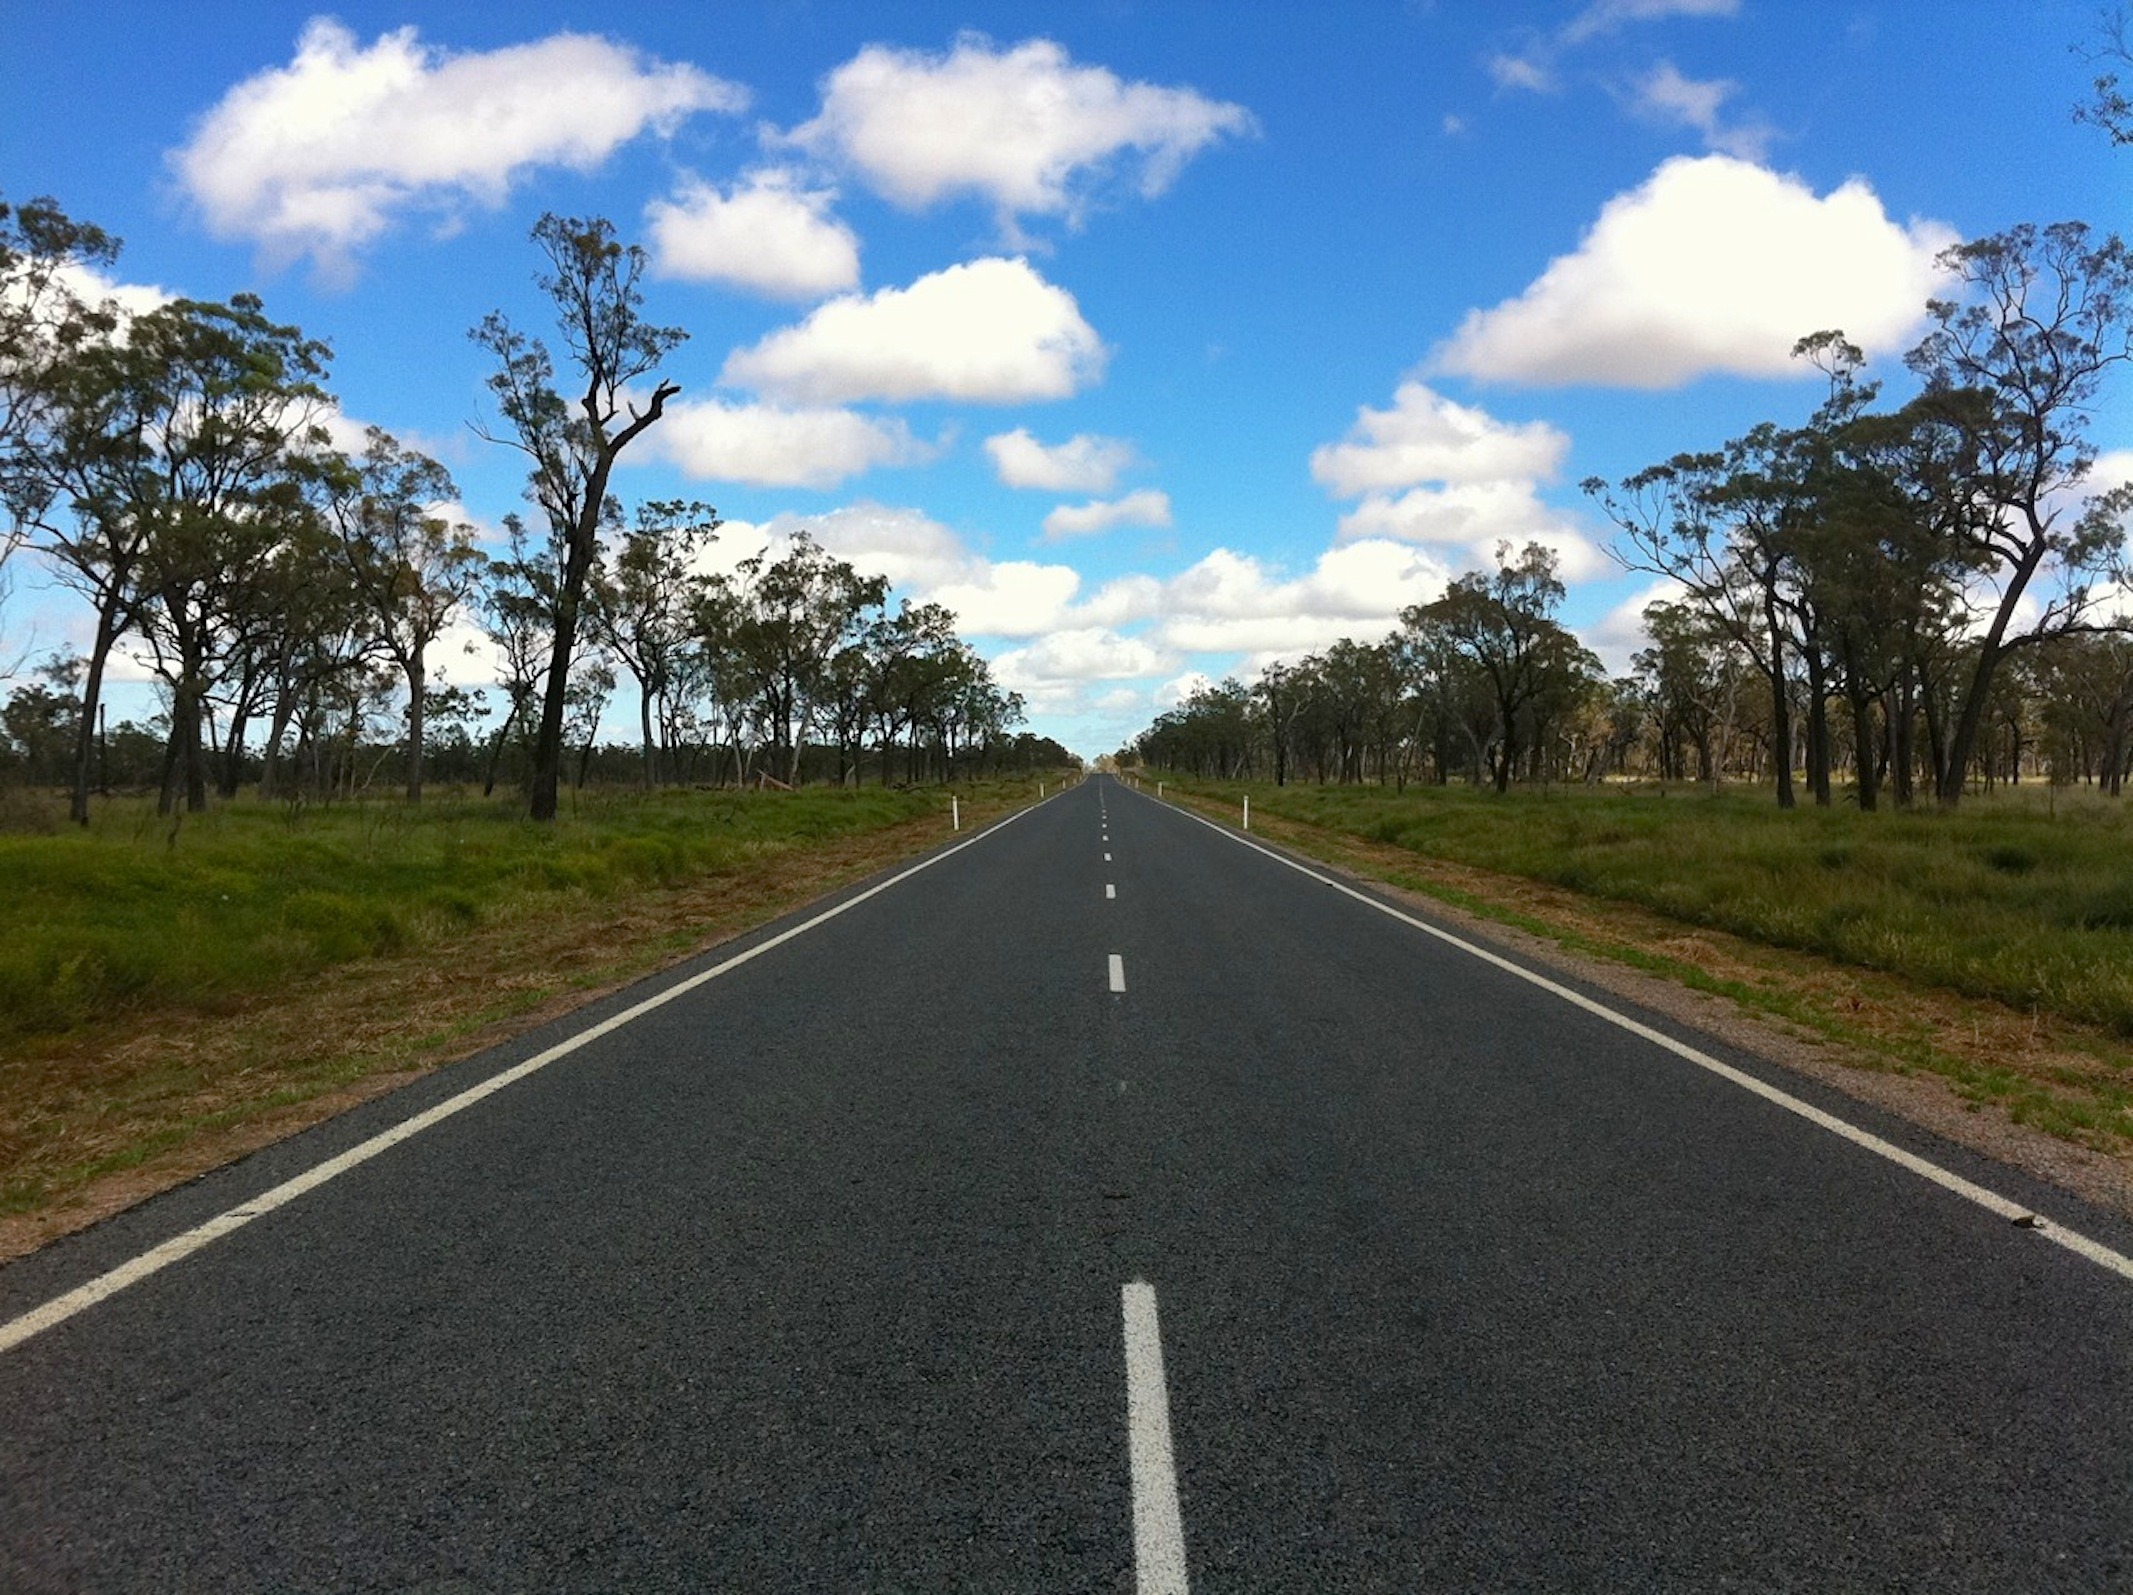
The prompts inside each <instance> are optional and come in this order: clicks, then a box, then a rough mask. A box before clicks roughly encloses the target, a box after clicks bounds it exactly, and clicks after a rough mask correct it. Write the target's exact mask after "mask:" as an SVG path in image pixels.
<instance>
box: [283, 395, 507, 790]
mask: <svg viewBox="0 0 2133 1595" xmlns="http://www.w3.org/2000/svg"><path fill="white" fill-rule="evenodd" d="M326 478H327V479H326V491H325V492H324V494H323V495H322V496H323V499H324V503H325V506H326V516H327V524H328V525H329V527H330V528H331V531H332V540H331V544H330V548H331V551H332V556H333V559H334V562H335V564H336V566H337V567H338V569H339V571H340V573H341V575H342V576H343V577H344V578H345V580H346V581H347V582H348V584H349V586H350V588H351V590H352V591H353V593H354V595H355V597H356V600H357V601H358V602H359V603H360V604H361V605H362V607H363V610H364V612H365V614H366V615H367V617H368V619H369V622H370V625H371V626H372V628H374V631H375V635H376V637H377V640H378V642H379V644H380V646H382V647H383V648H384V649H385V651H386V652H387V653H388V654H390V655H391V657H392V660H393V663H394V664H395V665H397V666H398V667H399V670H400V675H401V678H402V680H403V681H404V683H405V685H406V691H407V799H408V801H409V802H410V803H419V802H421V801H422V773H423V747H424V726H425V715H426V712H427V708H428V699H429V663H428V651H429V648H430V646H431V645H432V644H433V643H435V642H436V641H437V639H438V637H440V636H441V635H442V634H443V632H444V630H445V628H446V627H447V626H448V625H449V624H451V621H452V619H453V617H454V616H455V615H456V614H457V613H458V612H459V611H460V610H461V608H463V607H464V606H465V605H466V604H467V603H468V601H469V600H470V599H471V598H472V597H473V594H474V591H475V587H476V585H477V583H478V581H479V579H480V576H481V571H482V565H483V558H482V554H481V551H480V550H479V549H477V548H476V547H475V546H474V538H473V533H472V531H471V530H470V529H469V528H468V527H466V526H465V525H462V524H457V523H454V522H453V521H451V520H449V519H448V518H446V517H445V516H443V515H441V514H439V513H438V508H439V506H440V505H442V504H444V503H445V502H446V501H448V500H451V499H453V498H455V497H456V496H457V494H456V491H455V489H454V488H453V486H452V478H451V476H450V474H449V473H447V472H446V470H445V469H444V467H443V466H441V465H439V464H438V463H437V462H436V461H435V460H433V459H430V458H429V457H428V456H427V455H424V454H419V453H417V452H415V451H414V450H412V449H408V448H405V447H403V446H402V445H401V444H400V443H399V442H398V441H397V440H396V439H395V438H393V437H392V436H391V435H390V434H389V433H387V432H385V431H383V430H381V429H379V428H377V427H372V428H370V429H369V432H368V433H367V434H366V436H365V439H364V448H363V453H362V456H361V457H360V458H359V459H357V460H353V461H350V460H334V461H331V462H329V464H328V466H327V468H326Z"/></svg>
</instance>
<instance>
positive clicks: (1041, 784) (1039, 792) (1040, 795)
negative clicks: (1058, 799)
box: [1037, 781, 1044, 797]
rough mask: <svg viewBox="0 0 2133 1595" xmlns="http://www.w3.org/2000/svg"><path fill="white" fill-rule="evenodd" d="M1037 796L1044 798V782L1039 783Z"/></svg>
mask: <svg viewBox="0 0 2133 1595" xmlns="http://www.w3.org/2000/svg"><path fill="white" fill-rule="evenodd" d="M1037 796H1039V797H1043V796H1044V783H1043V782H1042V781H1039V782H1038V783H1037Z"/></svg>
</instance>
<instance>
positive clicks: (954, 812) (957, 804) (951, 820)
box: [948, 792, 963, 831]
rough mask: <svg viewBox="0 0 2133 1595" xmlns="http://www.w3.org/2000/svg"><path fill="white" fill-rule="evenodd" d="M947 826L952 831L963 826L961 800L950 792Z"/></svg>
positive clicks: (958, 829)
mask: <svg viewBox="0 0 2133 1595" xmlns="http://www.w3.org/2000/svg"><path fill="white" fill-rule="evenodd" d="M948 828H949V829H950V830H953V831H960V830H961V829H962V828H963V804H962V800H961V799H960V798H958V797H956V795H955V794H954V793H952V792H951V793H950V794H949V795H948Z"/></svg>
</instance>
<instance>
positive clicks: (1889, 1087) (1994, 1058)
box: [1172, 799, 2133, 1216]
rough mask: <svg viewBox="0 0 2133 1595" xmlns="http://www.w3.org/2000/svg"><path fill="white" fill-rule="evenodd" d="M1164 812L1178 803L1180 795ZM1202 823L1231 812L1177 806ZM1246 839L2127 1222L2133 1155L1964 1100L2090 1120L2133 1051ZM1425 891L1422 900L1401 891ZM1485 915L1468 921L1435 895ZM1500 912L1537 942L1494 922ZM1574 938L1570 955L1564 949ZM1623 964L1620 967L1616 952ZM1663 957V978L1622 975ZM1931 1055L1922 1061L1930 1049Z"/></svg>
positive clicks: (1486, 881)
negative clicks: (2048, 1104) (2003, 1092)
mask: <svg viewBox="0 0 2133 1595" xmlns="http://www.w3.org/2000/svg"><path fill="white" fill-rule="evenodd" d="M1172 801H1178V800H1176V799H1173V800H1172ZM1184 802H1185V803H1186V805H1187V806H1190V807H1192V808H1195V809H1199V810H1203V811H1204V812H1205V813H1206V814H1207V815H1208V817H1209V818H1212V819H1227V818H1229V816H1230V811H1229V810H1228V809H1227V808H1226V807H1222V806H1219V805H1212V804H1201V803H1199V802H1197V801H1195V800H1191V799H1187V800H1184ZM1252 834H1253V837H1254V838H1255V839H1256V840H1259V841H1262V842H1272V843H1273V844H1275V845H1277V846H1282V845H1285V846H1286V847H1287V849H1288V850H1289V851H1291V852H1294V853H1296V854H1298V855H1300V856H1303V857H1307V858H1309V859H1310V860H1311V861H1313V862H1315V863H1318V864H1322V865H1327V866H1330V867H1331V870H1332V872H1333V873H1335V874H1337V875H1346V876H1347V877H1348V878H1349V879H1351V880H1353V881H1355V882H1356V883H1357V884H1367V885H1369V886H1370V887H1371V888H1373V889H1374V890H1377V891H1380V892H1383V893H1385V894H1387V895H1388V896H1391V897H1393V898H1395V899H1397V900H1399V901H1401V902H1402V903H1405V904H1407V905H1409V906H1412V907H1413V908H1415V909H1416V910H1417V911H1418V913H1419V914H1420V915H1421V916H1422V917H1426V918H1428V919H1430V920H1431V921H1433V922H1435V923H1439V924H1442V925H1444V926H1445V927H1446V928H1447V929H1454V930H1457V931H1458V932H1459V933H1460V934H1462V935H1465V936H1468V937H1470V938H1471V939H1473V940H1475V941H1477V942H1482V943H1485V944H1494V945H1496V946H1498V947H1501V948H1503V949H1504V950H1505V951H1507V952H1511V953H1515V954H1516V955H1518V956H1519V957H1520V958H1521V959H1523V960H1526V961H1528V962H1530V963H1533V964H1536V965H1539V966H1542V967H1545V968H1550V969H1557V970H1561V971H1564V972H1565V973H1568V974H1571V975H1574V976H1576V977H1577V978H1578V979H1580V980H1582V981H1584V982H1587V983H1588V984H1590V985H1593V986H1596V987H1599V988H1601V989H1602V990H1605V991H1609V992H1612V993H1614V994H1615V995H1617V996H1620V997H1622V998H1624V999H1626V1000H1628V1001H1631V1002H1635V1003H1638V1004H1639V1005H1641V1006H1643V1007H1646V1008H1649V1009H1652V1010H1654V1011H1656V1012H1658V1013H1662V1014H1665V1015H1667V1016H1668V1017H1669V1018H1672V1019H1676V1020H1679V1021H1680V1022H1681V1023H1683V1024H1686V1025H1691V1026H1693V1027H1695V1028H1696V1029H1698V1030H1700V1031H1702V1032H1703V1033H1704V1034H1706V1035H1709V1036H1713V1037H1715V1038H1717V1039H1718V1040H1720V1041H1723V1042H1725V1043H1726V1044H1727V1045H1729V1046H1732V1047H1736V1048H1738V1049H1740V1050H1741V1051H1743V1052H1747V1053H1750V1054H1752V1055H1754V1056H1756V1057H1758V1058H1763V1059H1766V1060H1767V1061H1769V1062H1771V1063H1773V1064H1776V1065H1778V1066H1779V1067H1781V1068H1784V1069H1789V1070H1791V1071H1793V1072H1794V1073H1796V1074H1801V1075H1805V1076H1807V1077H1808V1078H1810V1079H1813V1080H1817V1081H1820V1082H1821V1083H1823V1084H1825V1085H1828V1086H1830V1087H1833V1088H1834V1089H1836V1090H1838V1091H1841V1092H1843V1093H1844V1094H1845V1095H1847V1096H1850V1097H1853V1098H1856V1099H1857V1100H1859V1101H1862V1102H1869V1103H1872V1104H1874V1105H1875V1106H1876V1107H1879V1108H1882V1109H1884V1110H1886V1111H1888V1112H1890V1113H1893V1114H1896V1115H1897V1116H1899V1117H1901V1118H1903V1119H1906V1120H1908V1121H1909V1122H1911V1123H1913V1124H1916V1125H1919V1126H1921V1127H1923V1128H1925V1129H1927V1130H1930V1131H1932V1132H1934V1133H1935V1134H1938V1135H1941V1136H1944V1137H1946V1138H1947V1139H1948V1140H1950V1141H1954V1142H1956V1143H1958V1144H1960V1145H1962V1146H1966V1147H1969V1148H1971V1149H1972V1150H1974V1151H1977V1152H1981V1153H1983V1154H1985V1155H1986V1156H1988V1157H1991V1158H1994V1159H1997V1160H1998V1161H2000V1162H2002V1163H2006V1164H2009V1165H2011V1166H2013V1167H2015V1168H2018V1169H2021V1170H2022V1171H2023V1172H2024V1173H2027V1174H2030V1175H2032V1176H2034V1177H2036V1178H2038V1179H2041V1180H2045V1181H2048V1182H2049V1183H2051V1184H2053V1185H2056V1186H2058V1187H2059V1188H2061V1189H2062V1190H2066V1191H2069V1192H2072V1193H2073V1194H2074V1195H2076V1196H2079V1197H2081V1198H2083V1199H2084V1200H2086V1201H2089V1202H2093V1203H2095V1204H2096V1205H2097V1206H2099V1207H2104V1208H2108V1209H2110V1210H2112V1211H2114V1212H2118V1213H2124V1214H2127V1215H2129V1216H2133V1145H2129V1143H2128V1138H2127V1136H2128V1132H2133V1125H2125V1126H2124V1127H2123V1128H2122V1129H2119V1130H2118V1131H2117V1133H2109V1132H2105V1131H2093V1130H2092V1131H2087V1132H2081V1133H2080V1138H2079V1139H2073V1138H2070V1137H2069V1136H2068V1135H2061V1134H2053V1133H2050V1132H2048V1131H2046V1130H2044V1129H2041V1128H2039V1127H2037V1126H2036V1125H2033V1124H2029V1123H2024V1122H2020V1121H2019V1120H2017V1119H2016V1118H2015V1117H2013V1116H2012V1114H2011V1113H2010V1111H2009V1108H2008V1102H2009V1101H2010V1100H2013V1101H2019V1100H2020V1097H2019V1096H2018V1097H2014V1098H2007V1097H2004V1096H2000V1095H1996V1094H1993V1093H1989V1092H1979V1091H1976V1090H1966V1089H1965V1088H1964V1085H1963V1084H1962V1082H1963V1080H1964V1079H1965V1077H1966V1074H1968V1073H1970V1072H1974V1073H1975V1075H1977V1076H1980V1077H1982V1076H1985V1075H1988V1074H2005V1073H2013V1074H2016V1075H2019V1076H2020V1077H2021V1078H2022V1081H2023V1092H2022V1095H2023V1096H2027V1097H2029V1098H2030V1099H2031V1100H2032V1101H2035V1100H2037V1099H2039V1098H2043V1099H2049V1100H2051V1101H2055V1102H2061V1103H2065V1104H2069V1105H2072V1106H2077V1107H2080V1108H2083V1109H2087V1110H2090V1113H2089V1116H2092V1117H2093V1110H2094V1108H2095V1105H2096V1103H2097V1101H2098V1099H2099V1096H2100V1095H2102V1094H2104V1093H2110V1094H2112V1095H2116V1094H2118V1093H2122V1092H2123V1090H2124V1088H2125V1087H2126V1086H2127V1085H2128V1083H2129V1081H2133V1054H2129V1053H2128V1051H2127V1049H2126V1048H2125V1046H2124V1044H2123V1043H2122V1042H2120V1041H2118V1040H2117V1038H2115V1037H2113V1036H2110V1035H2108V1034H2107V1033H2105V1032H2103V1031H2100V1030H2097V1029H2093V1028H2091V1027H2087V1026H2081V1025H2075V1024H2071V1023H2068V1022H2065V1021H2061V1020H2054V1019H2051V1018H2040V1017H2039V1016H2038V1015H2035V1014H2028V1013H2022V1012H2019V1011H2017V1010H2015V1009H2012V1008H2008V1007H2006V1006H2004V1005H2002V1004H1998V1003H1991V1002H1983V1001H1978V1000H1975V999H1971V998H1966V997H1961V996H1958V995H1956V994H1954V993H1952V992H1948V991H1943V990H1938V989H1936V988H1932V987H1926V986H1919V985H1916V984H1914V983H1912V982H1909V981H1905V980H1902V979H1900V978H1898V977H1896V976H1892V975H1887V974H1883V973H1881V972H1879V971H1875V970H1866V969H1858V968H1852V967H1849V966H1846V965H1842V964H1837V963H1833V962H1831V961H1829V960H1827V959H1823V958H1817V957H1815V956H1813V955H1812V954H1807V953H1798V952H1793V951H1790V950H1788V949H1784V948H1777V947H1770V946H1766V945H1764V944H1762V943H1759V942H1752V941H1748V940H1746V939H1744V938H1741V937H1736V936H1732V935H1728V934H1726V933H1724V932H1720V931H1711V930H1705V929H1701V928H1697V927H1689V926H1684V925H1683V924H1681V923H1680V922H1679V921H1676V920H1671V919H1668V918H1666V917H1664V916H1663V915H1659V914H1654V913H1651V912H1649V911H1648V910H1645V909H1641V908H1637V907H1634V906H1632V905H1628V904H1623V903H1616V902H1610V901H1607V900H1605V899H1601V898H1594V897H1588V896H1584V895H1582V894H1580V893H1577V892H1573V891H1570V890H1568V889H1566V888H1563V887H1557V886H1551V885H1547V884H1545V883H1542V882H1537V881H1532V880H1527V879H1525V878H1523V877H1520V876H1514V875H1502V874H1497V873H1495V872H1493V871H1489V870H1481V869H1474V868H1471V867H1469V866H1466V865H1461V864H1454V863H1448V862H1445V861H1443V860H1438V859H1431V858H1425V857H1423V856H1421V855H1419V854H1416V853H1412V852H1410V851H1408V850H1407V849H1405V848H1400V847H1394V846H1391V845H1389V844H1385V843H1378V842H1370V841H1365V840H1363V839H1360V838H1357V837H1352V836H1347V835H1343V834H1340V833H1337V832H1333V831H1327V830H1323V829H1321V828H1319V827H1317V826H1312V825H1306V824H1302V823H1300V822H1296V821H1292V820H1286V819H1279V818H1276V817H1273V816H1268V815H1257V814H1255V815H1254V816H1253V819H1252ZM1408 882H1414V883H1418V884H1419V886H1420V888H1421V889H1417V888H1416V886H1414V885H1408V884H1405V883H1408ZM1440 892H1450V893H1454V894H1457V895H1459V896H1461V897H1464V898H1467V899H1471V900H1472V901H1473V902H1475V903H1477V904H1480V905H1483V911H1479V912H1477V911H1474V910H1472V909H1469V908H1465V907H1461V906H1459V905H1458V904H1455V903H1450V902H1447V901H1445V900H1444V898H1443V897H1441V896H1439V895H1437V894H1438V893H1440ZM1497 913H1508V914H1513V915H1516V916H1518V917H1519V918H1521V919H1523V920H1526V921H1529V922H1531V923H1533V924H1535V925H1537V926H1539V927H1540V928H1541V929H1540V932H1536V931H1534V930H1529V929H1526V928H1522V927H1521V926H1518V925H1514V924H1507V923H1505V921H1504V920H1503V919H1500V918H1497V917H1494V915H1495V914H1497ZM1565 938H1567V939H1568V940H1569V941H1570V942H1572V943H1574V944H1575V945H1566V944H1565ZM1610 953H1613V954H1614V956H1609V954H1610ZM1625 956H1638V957H1641V958H1643V959H1646V960H1656V961H1658V962H1659V963H1660V964H1661V965H1662V966H1663V967H1662V972H1653V971H1650V970H1647V969H1644V968H1638V967H1635V966H1634V965H1633V964H1631V963H1629V962H1625V961H1623V960H1624V957H1625ZM1665 966H1671V968H1673V969H1674V970H1677V971H1679V972H1680V973H1682V974H1689V973H1690V972H1694V973H1695V974H1697V975H1699V976H1701V977H1703V978H1706V979H1709V980H1711V981H1715V982H1720V983H1723V984H1726V985H1730V986H1734V987H1739V988H1746V989H1747V990H1748V991H1751V992H1753V993H1755V994H1758V995H1760V996H1763V997H1766V998H1772V999H1777V1000H1779V1001H1780V1002H1782V1003H1783V1004H1784V1005H1785V1006H1787V1007H1789V1008H1790V1009H1791V1010H1792V1011H1793V1012H1795V1013H1798V1014H1800V1015H1802V1016H1803V1018H1804V1019H1811V1020H1813V1021H1814V1022H1813V1023H1812V1024H1810V1023H1806V1022H1801V1021H1795V1020H1792V1019H1788V1018H1786V1017H1783V1016H1781V1015H1775V1014H1771V1013H1769V1012H1766V1011H1763V1010H1762V1009H1761V1008H1759V1007H1756V1006H1752V1005H1751V1004H1750V1002H1748V1001H1744V1000H1742V999H1741V998H1739V997H1736V996H1729V995H1724V994H1721V993H1717V992H1712V991H1706V990H1698V989H1696V988H1695V987H1692V986H1689V985H1684V984H1682V982H1681V980H1680V979H1679V978H1669V976H1668V974H1667V973H1665V972H1663V969H1664V967H1665ZM1924 1053H1930V1054H1933V1055H1935V1056H1934V1057H1933V1058H1932V1060H1931V1061H1929V1062H1927V1063H1925V1064H1923V1065H1920V1064H1919V1063H1918V1062H1917V1060H1918V1059H1919V1058H1920V1056H1921V1054H1924Z"/></svg>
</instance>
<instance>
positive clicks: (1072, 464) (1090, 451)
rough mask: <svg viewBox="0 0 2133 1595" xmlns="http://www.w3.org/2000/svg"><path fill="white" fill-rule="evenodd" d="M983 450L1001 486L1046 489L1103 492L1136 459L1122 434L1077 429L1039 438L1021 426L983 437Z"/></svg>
mask: <svg viewBox="0 0 2133 1595" xmlns="http://www.w3.org/2000/svg"><path fill="white" fill-rule="evenodd" d="M985 452H986V453H987V454H989V455H991V456H992V464H993V469H994V470H995V471H997V472H998V473H999V476H1000V480H1001V482H1002V483H1003V484H1005V485H1006V486H1008V487H1030V488H1041V489H1043V490H1045V491H1046V492H1050V493H1108V492H1109V491H1110V490H1111V489H1112V488H1113V487H1114V486H1116V485H1117V482H1118V479H1119V476H1120V475H1121V474H1122V473H1123V472H1126V471H1129V470H1131V469H1132V468H1133V467H1134V466H1135V465H1137V464H1138V463H1140V456H1139V454H1138V453H1137V452H1136V451H1135V450H1134V447H1133V445H1132V444H1131V443H1128V442H1127V441H1126V440H1125V439H1124V438H1107V437H1098V436H1097V435H1096V434H1095V433H1093V432H1079V433H1076V434H1075V435H1074V436H1073V437H1070V438H1068V439H1067V440H1066V441H1065V442H1064V443H1040V442H1038V441H1037V439H1036V438H1034V437H1032V436H1031V435H1030V431H1029V428H1027V427H1020V426H1018V427H1016V428H1015V429H1014V431H1012V432H1000V433H996V434H994V435H993V436H992V437H989V438H987V439H986V440H985Z"/></svg>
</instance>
